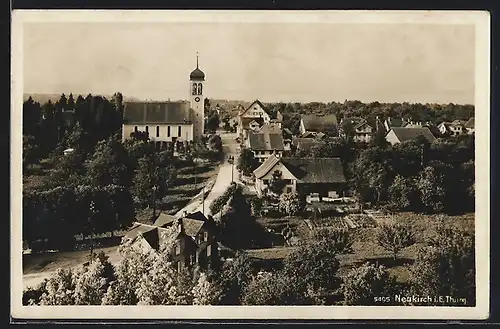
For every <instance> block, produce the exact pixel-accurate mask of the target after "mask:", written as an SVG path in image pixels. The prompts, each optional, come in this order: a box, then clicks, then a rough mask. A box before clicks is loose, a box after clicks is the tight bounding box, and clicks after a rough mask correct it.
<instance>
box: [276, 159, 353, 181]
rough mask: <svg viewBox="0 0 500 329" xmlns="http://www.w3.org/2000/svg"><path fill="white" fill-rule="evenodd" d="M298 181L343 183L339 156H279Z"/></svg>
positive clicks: (342, 171) (343, 177)
mask: <svg viewBox="0 0 500 329" xmlns="http://www.w3.org/2000/svg"><path fill="white" fill-rule="evenodd" d="M280 161H281V162H282V163H283V164H284V165H285V167H286V168H287V169H288V170H290V172H291V173H292V174H293V175H294V176H295V177H296V178H297V179H298V180H299V183H345V182H346V179H345V176H344V169H343V167H342V162H341V161H340V158H281V160H280Z"/></svg>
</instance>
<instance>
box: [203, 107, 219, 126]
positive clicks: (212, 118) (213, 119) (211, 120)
mask: <svg viewBox="0 0 500 329" xmlns="http://www.w3.org/2000/svg"><path fill="white" fill-rule="evenodd" d="M219 124H220V119H219V115H218V114H217V112H216V111H212V113H210V114H209V115H208V118H207V122H206V124H205V128H206V129H207V130H208V131H216V130H217V128H219Z"/></svg>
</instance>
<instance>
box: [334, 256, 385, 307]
mask: <svg viewBox="0 0 500 329" xmlns="http://www.w3.org/2000/svg"><path fill="white" fill-rule="evenodd" d="M393 285H394V278H392V277H390V275H389V273H388V272H387V270H386V269H385V267H383V266H375V265H373V264H369V263H365V264H363V265H362V266H361V267H358V268H353V269H352V270H351V271H350V272H349V273H348V274H347V275H346V276H345V277H344V278H343V283H342V293H343V295H344V303H345V304H347V305H364V306H368V305H376V304H377V303H376V302H375V298H376V297H382V296H392V295H393V293H392V288H393Z"/></svg>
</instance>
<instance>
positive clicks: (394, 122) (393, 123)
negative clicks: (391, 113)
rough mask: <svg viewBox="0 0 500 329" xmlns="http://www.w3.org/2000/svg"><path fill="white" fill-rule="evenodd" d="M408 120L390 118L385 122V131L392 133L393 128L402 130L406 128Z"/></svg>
mask: <svg viewBox="0 0 500 329" xmlns="http://www.w3.org/2000/svg"><path fill="white" fill-rule="evenodd" d="M407 123H408V120H406V119H405V118H392V117H388V118H387V119H385V121H384V127H385V131H390V130H391V129H392V128H400V127H404V126H406V124H407Z"/></svg>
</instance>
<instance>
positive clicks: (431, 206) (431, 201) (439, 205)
mask: <svg viewBox="0 0 500 329" xmlns="http://www.w3.org/2000/svg"><path fill="white" fill-rule="evenodd" d="M443 185H444V184H443V176H442V175H440V174H439V173H437V172H436V169H435V168H433V167H426V168H425V169H424V170H423V171H422V173H421V174H420V177H419V179H418V181H417V187H418V190H419V192H420V198H421V200H422V203H423V205H424V207H426V208H427V210H429V211H433V212H441V211H443V210H444V199H445V197H446V195H445V190H444V187H443Z"/></svg>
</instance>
